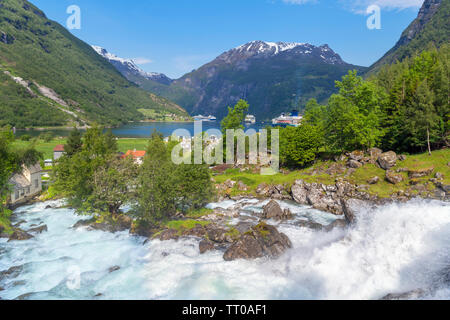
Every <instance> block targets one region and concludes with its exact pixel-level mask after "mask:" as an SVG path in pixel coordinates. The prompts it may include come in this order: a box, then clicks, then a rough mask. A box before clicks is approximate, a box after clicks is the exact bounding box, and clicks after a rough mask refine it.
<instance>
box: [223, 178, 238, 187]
mask: <svg viewBox="0 0 450 320" xmlns="http://www.w3.org/2000/svg"><path fill="white" fill-rule="evenodd" d="M224 185H225V186H226V187H227V188H228V189H231V188H234V186H235V185H236V181H233V180H231V179H228V180H227V181H225V183H224Z"/></svg>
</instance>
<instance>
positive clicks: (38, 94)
mask: <svg viewBox="0 0 450 320" xmlns="http://www.w3.org/2000/svg"><path fill="white" fill-rule="evenodd" d="M5 72H8V73H9V74H10V75H8V74H6V73H5ZM0 74H1V80H3V82H2V83H0V125H5V124H9V125H13V126H16V127H18V128H23V127H36V126H39V127H45V126H67V125H84V124H85V123H94V122H95V123H99V124H103V125H108V126H114V125H118V124H121V123H126V122H128V121H138V120H141V119H145V116H144V113H143V112H141V111H140V110H153V111H155V112H161V113H173V114H178V115H186V116H187V113H186V112H185V111H184V110H183V109H182V108H181V107H179V106H178V105H176V104H175V103H172V102H170V101H168V100H167V99H165V98H162V97H158V96H156V95H154V94H151V93H149V92H146V91H144V90H142V89H140V88H139V87H138V86H137V85H136V84H134V83H131V82H130V81H128V80H127V79H126V78H125V77H124V76H123V75H122V74H121V73H120V72H119V71H117V69H116V68H114V66H112V65H111V64H110V63H109V62H108V61H107V60H105V59H103V58H102V57H100V56H99V55H98V54H97V53H96V52H95V51H94V50H93V49H92V48H91V47H90V46H89V45H88V44H86V43H85V42H83V41H82V40H80V39H78V38H76V37H75V36H73V35H72V34H71V33H70V32H69V31H68V30H67V29H66V28H64V27H63V26H61V25H60V24H58V23H57V22H55V21H51V20H49V19H47V18H46V15H45V14H44V12H42V11H41V10H40V9H39V8H37V7H35V6H34V5H33V4H31V3H30V2H28V1H26V0H1V1H0ZM14 78H21V79H22V80H23V83H20V82H17V81H15V80H14ZM23 84H26V85H25V86H24V85H23ZM40 88H41V89H40ZM43 88H46V89H43ZM47 89H49V90H50V91H49V90H47ZM42 90H44V91H43V92H45V93H49V92H54V93H55V94H56V95H57V96H58V98H59V99H60V100H54V99H51V98H49V97H48V96H46V95H45V94H43V92H42ZM32 93H33V94H32ZM50 96H54V95H52V94H50ZM58 101H59V102H58ZM61 101H64V102H65V104H66V105H61ZM61 108H63V109H64V110H65V111H61ZM66 111H68V112H70V113H73V114H76V115H77V117H74V116H72V115H71V114H70V113H67V112H66Z"/></svg>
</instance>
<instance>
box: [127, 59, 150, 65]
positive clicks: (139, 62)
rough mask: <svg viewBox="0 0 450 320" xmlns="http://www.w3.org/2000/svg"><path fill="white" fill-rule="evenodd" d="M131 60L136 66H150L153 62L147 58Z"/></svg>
mask: <svg viewBox="0 0 450 320" xmlns="http://www.w3.org/2000/svg"><path fill="white" fill-rule="evenodd" d="M131 60H133V61H134V63H136V64H149V63H152V62H153V60H150V59H147V58H133V59H131Z"/></svg>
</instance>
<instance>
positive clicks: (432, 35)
mask: <svg viewBox="0 0 450 320" xmlns="http://www.w3.org/2000/svg"><path fill="white" fill-rule="evenodd" d="M449 20H450V1H448V0H444V1H443V2H442V4H441V6H440V8H439V9H438V11H437V12H436V14H435V15H434V16H433V18H432V19H431V20H430V21H429V22H428V23H427V25H426V26H425V28H424V29H423V30H422V31H421V32H420V33H419V34H418V35H417V36H416V37H415V38H414V39H412V40H411V42H409V43H408V44H406V45H401V46H399V45H396V46H394V47H393V48H392V49H391V50H389V51H388V52H387V53H386V54H385V55H384V56H383V57H382V58H381V59H380V60H379V61H377V62H376V63H375V64H374V65H373V66H371V67H370V73H375V72H376V71H377V70H379V69H380V67H381V66H383V65H385V64H392V63H394V62H395V61H397V60H399V61H401V60H403V59H404V58H406V57H411V56H414V55H415V54H416V53H418V52H421V51H423V50H426V49H428V47H429V45H430V44H433V45H434V46H437V47H440V46H441V45H442V44H444V43H448V42H449V41H450V24H449V23H448V21H449ZM416 23H418V22H417V20H415V21H413V22H412V23H411V25H410V26H409V27H408V28H407V29H406V30H405V31H404V32H403V34H402V37H405V36H406V35H407V34H408V33H409V32H410V30H411V29H412V28H413V27H414V25H415V24H416Z"/></svg>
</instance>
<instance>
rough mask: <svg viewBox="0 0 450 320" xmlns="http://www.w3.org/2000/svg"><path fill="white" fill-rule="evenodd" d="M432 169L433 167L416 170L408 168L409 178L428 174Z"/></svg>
mask: <svg viewBox="0 0 450 320" xmlns="http://www.w3.org/2000/svg"><path fill="white" fill-rule="evenodd" d="M433 171H434V168H425V169H417V170H412V169H411V170H409V171H408V176H409V178H410V179H417V178H422V177H426V176H429V175H430V174H432V173H433Z"/></svg>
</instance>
